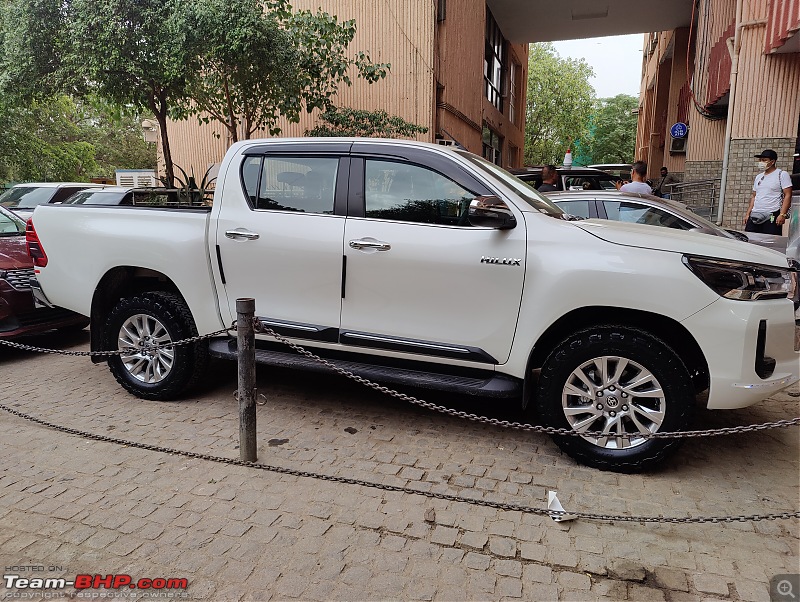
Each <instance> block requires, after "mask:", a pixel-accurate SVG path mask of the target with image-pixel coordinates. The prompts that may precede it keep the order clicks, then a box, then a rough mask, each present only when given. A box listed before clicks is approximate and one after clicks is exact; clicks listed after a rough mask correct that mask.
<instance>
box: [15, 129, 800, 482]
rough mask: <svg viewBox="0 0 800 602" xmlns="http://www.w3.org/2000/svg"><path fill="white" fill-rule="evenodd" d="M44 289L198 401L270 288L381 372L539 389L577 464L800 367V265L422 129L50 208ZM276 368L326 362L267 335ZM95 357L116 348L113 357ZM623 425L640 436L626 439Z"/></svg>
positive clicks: (147, 370) (784, 382) (148, 385)
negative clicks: (104, 202)
mask: <svg viewBox="0 0 800 602" xmlns="http://www.w3.org/2000/svg"><path fill="white" fill-rule="evenodd" d="M28 244H29V250H30V253H31V255H32V256H33V258H34V260H35V263H36V266H37V267H36V274H37V276H36V278H37V280H38V282H36V283H35V289H36V291H37V295H38V296H39V299H40V300H41V301H42V302H44V303H52V304H53V305H58V306H61V307H65V308H68V309H71V310H74V311H76V312H79V313H82V314H85V315H87V316H89V317H90V318H91V347H92V349H93V350H116V349H118V348H124V347H131V346H132V347H134V348H136V349H137V351H136V352H131V353H130V354H127V355H122V356H121V357H112V358H110V359H109V360H108V364H109V366H110V369H111V372H112V373H113V374H114V376H115V378H116V379H117V380H118V381H119V382H120V384H121V385H122V386H123V387H125V388H126V389H127V390H128V391H130V392H131V393H133V394H134V395H137V396H139V397H143V398H147V399H157V400H162V399H172V398H175V397H177V396H180V395H182V394H184V392H185V391H186V390H187V388H188V387H190V386H191V385H194V384H195V383H196V381H198V379H199V377H200V376H202V375H203V373H204V366H205V362H206V360H207V357H208V355H209V354H211V355H213V356H219V357H230V358H233V357H235V354H236V341H235V339H232V338H230V337H225V336H223V337H219V338H215V339H212V340H211V342H210V343H209V342H208V341H204V342H199V343H196V344H192V345H189V346H179V347H176V348H170V349H163V348H161V349H153V347H152V345H153V344H154V343H158V344H160V345H163V344H165V343H168V342H170V341H177V340H180V339H184V338H187V337H191V336H193V335H197V334H204V333H210V332H214V331H217V330H219V329H221V328H225V327H226V326H229V325H230V324H231V323H232V322H233V320H234V319H235V317H236V310H235V302H236V299H237V298H241V297H254V298H255V299H256V313H257V315H258V316H259V317H260V319H261V320H262V321H263V322H264V323H265V324H267V325H269V326H270V327H271V328H273V329H274V330H275V331H277V332H279V333H281V334H283V335H284V336H287V337H289V338H291V339H292V340H294V341H295V342H297V343H300V344H302V345H303V346H306V347H308V348H312V349H313V350H314V351H315V352H316V353H318V354H320V355H323V356H325V357H327V358H330V359H332V360H333V361H335V362H338V363H339V364H340V365H343V366H346V367H347V368H348V369H349V370H351V371H352V372H354V373H357V374H360V375H363V376H365V377H368V378H371V379H373V380H376V381H380V382H384V383H394V384H401V385H406V386H414V387H417V388H420V387H421V388H431V389H440V390H447V391H451V392H461V393H466V394H472V395H477V396H482V397H484V398H486V399H487V403H492V401H491V399H492V398H495V399H496V398H501V397H510V398H519V399H520V400H521V403H523V404H526V405H527V404H528V403H529V402H530V403H531V404H532V406H533V407H534V408H535V409H536V411H537V413H538V416H539V418H538V419H539V420H540V421H542V422H544V423H547V424H550V425H553V426H556V427H563V428H567V429H574V430H575V431H578V432H581V433H587V434H586V435H582V436H558V437H555V439H556V441H557V443H558V445H559V446H560V447H561V448H562V449H563V450H565V451H566V452H567V453H568V454H570V455H571V456H573V457H574V458H576V459H577V460H578V461H580V462H583V463H586V464H589V465H592V466H596V467H600V468H605V469H610V470H617V471H634V470H639V469H643V468H646V467H648V466H650V465H652V464H654V463H655V462H658V461H660V460H662V459H663V458H664V457H665V456H666V455H667V453H668V452H670V451H671V450H672V449H674V448H675V446H676V445H677V443H678V440H676V439H652V438H647V437H646V436H647V435H648V434H650V433H654V432H657V431H662V432H663V431H679V430H681V429H686V428H687V427H688V425H689V424H690V417H691V413H692V407H693V406H694V405H695V401H696V396H697V394H698V393H700V392H703V391H705V390H708V394H707V397H705V398H704V399H705V400H706V401H705V403H706V404H707V406H708V407H709V408H715V409H716V408H720V409H722V408H741V407H744V406H748V405H750V404H753V403H756V402H758V401H760V400H762V399H764V398H766V397H768V396H769V395H771V394H773V393H775V392H777V391H779V390H781V389H783V388H785V387H787V386H789V385H791V384H792V383H794V382H796V381H797V380H798V371H799V369H800V363H799V362H798V355H797V353H796V352H795V351H794V345H793V339H794V328H795V323H794V309H793V303H792V300H791V297H792V296H793V295H795V294H796V287H797V274H796V272H793V271H792V270H790V269H789V268H788V266H787V260H786V257H784V256H782V255H780V254H778V253H776V252H774V251H771V250H767V249H763V248H759V247H756V246H755V245H748V244H746V243H740V242H738V241H734V240H727V239H724V238H721V237H712V236H708V235H705V234H700V233H697V232H691V231H689V232H685V231H676V230H670V229H667V228H654V227H652V226H645V225H639V224H622V223H614V222H610V221H602V220H585V221H578V220H577V219H575V218H572V217H571V216H567V215H565V214H563V213H562V211H561V210H560V209H558V208H557V207H555V206H554V205H553V204H551V203H550V202H549V201H547V200H546V199H545V198H543V197H542V196H541V195H539V194H538V193H537V192H536V191H535V190H534V189H532V188H530V187H529V186H528V185H527V184H525V183H523V182H521V181H520V180H518V179H517V178H515V177H513V176H511V175H510V174H508V173H507V172H505V171H504V170H502V169H500V168H498V167H497V166H495V165H493V164H491V163H489V162H487V161H485V160H483V159H481V158H479V157H477V156H475V155H472V154H470V153H468V152H465V151H461V150H454V149H452V148H447V147H442V146H438V145H431V144H424V143H418V142H411V141H398V140H375V139H332V138H326V139H310V138H302V139H270V140H250V141H245V142H240V143H237V144H234V145H233V146H232V147H231V148H230V150H229V151H228V153H227V155H226V156H225V159H224V161H223V162H222V165H221V167H220V171H219V178H218V181H217V188H216V191H215V194H214V202H213V206H212V207H207V208H187V209H170V208H163V209H158V208H151V207H135V206H134V207H130V206H119V207H100V206H97V207H86V206H83V205H63V206H42V207H38V208H37V209H36V212H35V213H34V215H33V218H32V222H31V223H29V225H28ZM259 338H260V339H263V340H260V341H259V344H258V352H257V360H258V361H259V362H262V363H267V364H272V365H278V366H291V367H299V368H308V369H315V368H316V369H322V368H320V366H318V365H317V364H315V363H314V362H312V361H309V360H307V359H305V358H303V357H300V356H298V355H297V354H295V353H294V352H292V351H291V350H290V349H289V348H287V347H285V346H282V345H280V344H277V343H275V342H274V341H273V340H271V339H269V338H268V337H263V336H262V337H259ZM96 361H104V360H103V359H99V360H96ZM620 435H626V436H625V437H621V436H620Z"/></svg>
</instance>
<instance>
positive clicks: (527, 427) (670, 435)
mask: <svg viewBox="0 0 800 602" xmlns="http://www.w3.org/2000/svg"><path fill="white" fill-rule="evenodd" d="M253 328H254V330H255V331H256V332H257V333H263V334H266V335H268V336H271V337H272V338H274V339H275V340H277V341H278V342H280V343H283V344H284V345H286V346H288V347H290V348H291V349H293V350H294V351H295V352H296V353H298V354H300V355H303V356H305V357H307V358H309V359H311V360H313V361H315V362H317V363H319V364H322V365H323V366H325V367H327V368H328V369H330V370H331V371H333V372H336V373H337V374H340V375H342V376H344V377H345V378H348V379H350V380H353V381H355V382H357V383H359V384H361V385H364V386H366V387H369V388H370V389H374V390H375V391H378V392H380V393H384V394H385V395H389V396H390V397H395V398H397V399H399V400H401V401H405V402H406V403H410V404H411V405H415V406H418V407H421V408H424V409H426V410H430V411H433V412H438V413H440V414H445V415H447V416H452V417H454V418H462V419H465V420H470V421H472V422H477V423H479V424H488V425H490V426H495V427H500V428H508V429H514V430H519V431H525V432H530V433H542V434H545V435H563V436H568V437H597V438H607V437H613V438H621V439H630V438H631V437H636V438H637V439H691V438H696V437H718V436H722V435H734V434H739V433H752V432H756V431H764V430H768V429H776V428H788V427H790V426H797V425H800V416H798V417H796V418H791V419H788V420H776V421H774V422H764V423H762V424H750V425H745V426H734V427H725V428H718V429H703V430H696V431H678V432H655V433H649V432H648V433H639V432H637V433H620V434H616V433H613V434H610V433H602V432H599V431H575V430H573V429H568V428H556V427H552V426H538V425H535V424H527V423H521V422H511V421H509V420H498V419H497V418H489V417H487V416H481V415H479V414H472V413H469V412H464V411H460V410H455V409H453V408H448V407H446V406H441V405H437V404H434V403H431V402H428V401H424V400H422V399H418V398H416V397H414V396H412V395H406V394H405V393H401V392H399V391H396V390H395V389H392V388H389V387H386V386H384V385H380V384H378V383H375V382H373V381H371V380H369V379H366V378H364V377H362V376H358V375H357V374H353V373H352V372H350V371H349V370H345V369H344V368H340V367H338V366H336V365H335V364H333V363H332V362H330V361H328V360H326V359H325V358H323V357H320V356H319V355H317V354H315V353H313V352H311V351H309V350H307V349H305V348H304V347H302V346H301V345H298V344H297V343H295V342H293V341H290V340H289V339H287V338H286V337H284V336H282V335H280V334H278V333H277V332H275V331H274V330H273V329H272V328H270V327H268V326H266V325H265V324H264V323H263V322H262V321H261V320H259V319H258V318H253ZM231 330H234V331H235V330H236V321H234V322H233V324H232V325H231V327H230V328H225V329H221V330H217V331H214V332H210V333H208V334H203V335H198V336H195V337H191V338H188V339H184V340H181V341H174V342H171V343H169V344H166V345H158V344H155V345H149V346H148V347H147V348H148V349H151V350H157V349H167V348H170V347H178V346H180V345H190V344H192V343H196V342H198V341H202V340H205V339H210V338H213V337H216V336H219V335H221V334H226V333H229V332H230V331H231ZM0 344H2V345H6V346H8V347H13V348H16V349H21V350H24V351H36V352H39V353H52V354H59V355H70V356H100V357H110V356H114V355H129V354H131V353H134V352H137V351H139V349H137V348H134V347H125V348H122V349H118V350H116V351H63V350H58V349H47V348H45V347H33V346H31V345H23V344H21V343H14V342H11V341H4V340H0Z"/></svg>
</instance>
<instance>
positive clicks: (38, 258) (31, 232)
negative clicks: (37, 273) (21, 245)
mask: <svg viewBox="0 0 800 602" xmlns="http://www.w3.org/2000/svg"><path fill="white" fill-rule="evenodd" d="M25 243H26V245H27V247H28V255H30V256H31V258H32V259H33V265H35V266H36V267H40V268H43V267H45V266H46V265H47V254H46V253H45V252H44V247H43V246H42V243H41V242H40V241H39V236H38V235H37V234H36V229H35V228H34V227H33V218H31V219H29V220H28V223H27V224H26V226H25Z"/></svg>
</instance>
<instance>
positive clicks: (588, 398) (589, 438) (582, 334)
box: [537, 326, 694, 472]
mask: <svg viewBox="0 0 800 602" xmlns="http://www.w3.org/2000/svg"><path fill="white" fill-rule="evenodd" d="M693 405H694V389H693V388H692V380H691V377H690V376H689V372H688V371H687V370H686V367H685V366H684V365H683V362H682V361H681V360H680V358H679V357H678V356H677V354H676V353H675V352H674V351H673V350H672V349H671V348H670V347H669V346H668V345H667V344H666V343H664V342H663V341H661V340H659V339H658V338H656V337H654V336H653V335H651V334H649V333H647V332H644V331H642V330H639V329H636V328H629V327H622V326H603V327H597V328H591V329H587V330H582V331H579V332H576V333H575V334H573V335H571V336H569V337H568V338H566V339H565V340H564V341H562V342H561V343H560V344H559V345H558V346H556V348H555V349H554V350H553V351H552V353H551V354H550V356H549V357H548V358H547V360H546V362H545V365H544V367H543V368H542V373H541V377H540V379H539V386H538V391H537V409H538V411H539V414H540V416H541V417H542V418H543V420H544V422H545V423H546V424H548V425H549V426H554V427H558V428H567V429H572V430H573V431H575V432H577V433H587V435H583V436H577V435H554V436H553V440H554V441H555V442H556V444H557V445H558V446H559V447H560V448H561V449H562V450H563V451H564V452H565V453H567V454H568V455H569V456H571V457H572V458H574V459H575V460H577V461H578V462H580V463H582V464H586V465H588V466H592V467H595V468H600V469H603V470H611V471H615V472H638V471H641V470H645V469H648V468H651V467H653V466H655V465H656V464H658V463H659V462H661V461H662V460H663V459H664V458H666V457H667V456H668V455H669V454H670V453H672V452H673V451H674V450H675V449H676V448H677V447H678V446H679V445H680V443H681V441H682V440H681V439H671V438H670V439H651V438H647V435H649V434H651V433H656V432H659V431H660V432H669V431H680V430H683V429H685V428H686V426H687V425H688V424H689V422H690V420H691V414H692V408H693ZM589 433H593V434H589ZM594 433H597V434H594Z"/></svg>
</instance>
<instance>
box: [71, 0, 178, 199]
mask: <svg viewBox="0 0 800 602" xmlns="http://www.w3.org/2000/svg"><path fill="white" fill-rule="evenodd" d="M188 9H189V1H188V0H160V1H155V0H151V1H142V0H71V3H70V4H69V5H68V15H67V21H68V24H69V26H70V35H71V46H70V48H71V53H72V54H71V57H72V58H73V59H74V60H75V61H77V60H80V61H81V62H82V64H83V70H84V73H85V77H86V78H87V80H88V82H89V83H90V84H92V85H93V86H95V87H96V90H97V93H98V94H99V95H100V96H102V97H103V98H105V99H107V100H108V101H110V102H112V103H114V104H118V105H121V106H130V107H133V108H135V109H137V110H140V111H149V112H152V114H153V115H154V116H155V118H156V120H157V121H158V125H159V127H160V129H161V151H162V155H163V158H164V171H165V173H166V184H167V186H169V187H172V186H173V185H174V181H175V171H174V166H173V162H172V153H171V151H170V144H169V135H168V131H167V118H168V116H169V114H170V111H171V110H172V109H173V108H175V107H177V105H178V103H180V102H181V101H182V100H183V99H185V98H186V95H187V82H188V80H189V78H190V76H191V75H192V72H191V68H192V67H191V60H192V56H191V54H190V48H191V44H190V43H189V38H188V35H187V34H188V29H187V16H188ZM69 62H70V61H65V63H66V64H68V63H69Z"/></svg>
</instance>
